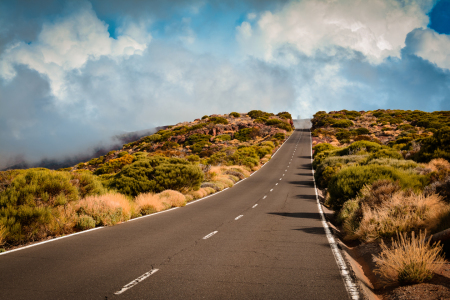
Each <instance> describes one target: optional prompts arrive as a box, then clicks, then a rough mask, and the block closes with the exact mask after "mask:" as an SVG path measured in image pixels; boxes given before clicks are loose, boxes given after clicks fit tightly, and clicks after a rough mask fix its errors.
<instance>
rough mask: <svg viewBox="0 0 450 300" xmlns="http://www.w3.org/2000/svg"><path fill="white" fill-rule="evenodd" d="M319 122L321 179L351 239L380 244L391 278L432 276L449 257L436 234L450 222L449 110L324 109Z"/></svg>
mask: <svg viewBox="0 0 450 300" xmlns="http://www.w3.org/2000/svg"><path fill="white" fill-rule="evenodd" d="M312 124H313V127H312V136H313V138H312V139H313V150H314V154H313V157H314V162H313V168H314V169H315V175H314V176H315V180H316V184H317V187H318V188H319V189H321V190H322V192H323V195H324V204H325V205H326V206H328V207H329V208H331V209H333V210H334V211H335V221H336V224H337V225H339V226H340V228H341V230H342V234H343V238H344V240H346V241H347V242H352V243H355V242H356V243H359V244H367V243H377V244H378V245H380V247H381V249H382V252H381V253H380V254H378V255H377V256H376V257H375V260H376V262H377V269H376V272H378V274H379V275H380V276H381V277H382V278H383V280H384V282H385V283H386V284H413V283H421V282H424V281H427V280H430V279H431V278H432V277H433V274H435V273H436V272H438V271H439V270H440V268H441V267H442V265H443V262H444V260H443V252H442V245H440V244H436V243H431V242H430V241H431V240H430V234H433V233H437V232H440V231H443V230H445V229H448V228H450V221H449V220H450V163H449V162H448V160H449V159H450V112H446V111H441V112H433V113H426V112H422V111H403V110H377V111H368V112H364V111H361V112H357V111H348V110H343V111H335V112H330V113H326V112H318V113H316V114H315V115H314V118H313V120H312ZM427 234H428V235H427ZM447 251H448V250H447Z"/></svg>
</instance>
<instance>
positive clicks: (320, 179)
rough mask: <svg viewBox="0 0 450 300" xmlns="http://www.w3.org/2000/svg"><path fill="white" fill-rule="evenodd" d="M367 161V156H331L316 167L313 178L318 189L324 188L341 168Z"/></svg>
mask: <svg viewBox="0 0 450 300" xmlns="http://www.w3.org/2000/svg"><path fill="white" fill-rule="evenodd" d="M366 159H367V155H347V156H332V157H327V158H325V159H324V160H323V161H322V163H320V164H319V165H318V166H317V167H316V171H315V172H314V178H315V180H316V183H317V186H318V187H319V188H326V187H327V186H328V183H329V181H330V180H331V178H332V177H333V176H334V175H336V174H337V173H338V172H339V171H340V170H341V169H342V168H344V167H348V166H351V165H355V164H359V163H362V162H364V161H365V160H366Z"/></svg>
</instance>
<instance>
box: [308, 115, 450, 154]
mask: <svg viewBox="0 0 450 300" xmlns="http://www.w3.org/2000/svg"><path fill="white" fill-rule="evenodd" d="M312 135H313V146H314V145H316V144H318V143H330V144H331V145H334V146H343V145H348V144H350V143H352V142H355V141H362V140H365V141H373V142H376V143H379V144H382V145H387V146H389V147H390V148H392V149H395V150H399V151H401V153H402V154H403V156H404V157H405V158H412V159H414V160H415V161H418V162H428V161H430V160H431V159H433V158H445V159H447V160H449V159H450V111H436V112H432V113H427V112H423V111H418V110H415V111H411V110H380V109H379V110H376V111H368V112H365V111H360V112H357V111H348V110H342V111H332V112H329V113H326V112H323V111H319V112H317V113H316V114H315V115H314V118H313V119H312Z"/></svg>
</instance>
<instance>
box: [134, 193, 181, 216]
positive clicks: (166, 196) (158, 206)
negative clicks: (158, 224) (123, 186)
mask: <svg viewBox="0 0 450 300" xmlns="http://www.w3.org/2000/svg"><path fill="white" fill-rule="evenodd" d="M134 202H135V203H136V206H137V210H138V211H140V213H141V214H143V215H147V214H151V213H154V212H158V211H162V210H165V209H169V208H171V207H180V206H185V205H186V197H185V196H184V195H183V194H181V193H180V192H177V191H173V190H165V191H164V192H161V193H159V194H153V193H145V194H140V195H138V196H137V197H136V198H135V200H134Z"/></svg>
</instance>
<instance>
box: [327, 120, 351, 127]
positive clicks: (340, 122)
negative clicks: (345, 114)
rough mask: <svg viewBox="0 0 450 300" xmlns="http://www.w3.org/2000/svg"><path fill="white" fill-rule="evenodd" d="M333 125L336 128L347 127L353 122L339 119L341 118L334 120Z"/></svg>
mask: <svg viewBox="0 0 450 300" xmlns="http://www.w3.org/2000/svg"><path fill="white" fill-rule="evenodd" d="M332 126H333V127H337V128H347V127H350V126H353V122H352V121H350V120H346V119H343V120H342V119H341V120H336V121H335V122H334V123H333V125H332Z"/></svg>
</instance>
